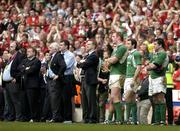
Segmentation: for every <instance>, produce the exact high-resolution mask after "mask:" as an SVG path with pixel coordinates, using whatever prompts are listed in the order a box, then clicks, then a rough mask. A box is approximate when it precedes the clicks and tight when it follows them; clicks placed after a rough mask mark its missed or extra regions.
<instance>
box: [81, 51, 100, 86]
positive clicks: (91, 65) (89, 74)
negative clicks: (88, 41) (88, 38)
mask: <svg viewBox="0 0 180 131" xmlns="http://www.w3.org/2000/svg"><path fill="white" fill-rule="evenodd" d="M98 64H99V58H98V56H97V54H96V52H93V53H91V54H90V55H89V56H88V57H87V58H86V60H85V62H83V63H81V64H80V65H79V66H80V67H81V68H82V69H83V70H84V72H85V77H84V79H85V81H86V83H87V84H89V85H94V84H98V80H97V74H98V69H97V67H98Z"/></svg>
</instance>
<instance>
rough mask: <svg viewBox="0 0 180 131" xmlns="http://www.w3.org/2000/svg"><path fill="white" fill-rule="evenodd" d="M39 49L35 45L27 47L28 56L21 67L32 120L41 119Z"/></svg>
mask: <svg viewBox="0 0 180 131" xmlns="http://www.w3.org/2000/svg"><path fill="white" fill-rule="evenodd" d="M36 55H37V51H36V49H35V48H33V47H29V48H28V49H27V58H26V59H25V60H23V61H22V63H21V65H20V66H19V69H20V70H21V72H22V74H21V77H22V80H23V84H24V89H25V92H26V95H27V99H28V106H29V109H30V122H34V121H38V120H39V116H38V115H39V114H38V113H39V112H38V111H39V109H38V107H39V106H38V104H39V103H38V102H39V95H40V85H39V73H40V68H41V62H40V60H39V59H38V58H36Z"/></svg>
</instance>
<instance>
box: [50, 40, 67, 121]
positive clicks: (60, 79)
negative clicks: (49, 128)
mask: <svg viewBox="0 0 180 131" xmlns="http://www.w3.org/2000/svg"><path fill="white" fill-rule="evenodd" d="M49 53H50V55H51V60H50V62H49V64H48V65H49V67H48V71H47V76H48V89H49V93H50V102H51V110H52V120H50V122H63V121H64V118H63V94H62V93H63V88H64V72H65V70H66V63H65V61H64V58H63V55H62V54H61V53H60V52H59V44H58V43H56V42H54V43H52V44H51V45H50V46H49Z"/></svg>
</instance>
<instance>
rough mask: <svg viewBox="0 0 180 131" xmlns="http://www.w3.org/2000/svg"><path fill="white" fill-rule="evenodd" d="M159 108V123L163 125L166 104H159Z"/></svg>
mask: <svg viewBox="0 0 180 131" xmlns="http://www.w3.org/2000/svg"><path fill="white" fill-rule="evenodd" d="M159 108H160V121H162V122H164V123H165V122H166V104H165V103H160V104H159Z"/></svg>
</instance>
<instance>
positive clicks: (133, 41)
mask: <svg viewBox="0 0 180 131" xmlns="http://www.w3.org/2000/svg"><path fill="white" fill-rule="evenodd" d="M128 41H131V45H134V49H136V47H137V41H136V40H135V39H129V40H128Z"/></svg>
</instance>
